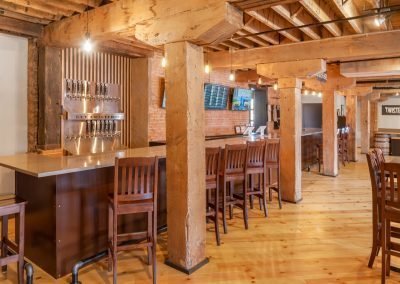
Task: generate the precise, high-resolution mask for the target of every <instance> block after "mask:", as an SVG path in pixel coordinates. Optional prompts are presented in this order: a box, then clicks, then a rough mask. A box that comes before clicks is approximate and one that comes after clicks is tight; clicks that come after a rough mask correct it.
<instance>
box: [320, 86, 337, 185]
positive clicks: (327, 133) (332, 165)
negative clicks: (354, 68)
mask: <svg viewBox="0 0 400 284" xmlns="http://www.w3.org/2000/svg"><path fill="white" fill-rule="evenodd" d="M336 96H337V93H336V91H334V90H331V91H329V92H328V91H326V92H325V93H324V95H323V97H322V114H323V115H322V133H323V135H322V136H323V140H322V141H323V142H322V143H323V147H324V151H323V161H324V175H326V176H333V177H335V176H337V175H338V153H337V149H338V139H337V114H336Z"/></svg>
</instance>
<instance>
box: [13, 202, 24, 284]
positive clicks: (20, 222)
mask: <svg viewBox="0 0 400 284" xmlns="http://www.w3.org/2000/svg"><path fill="white" fill-rule="evenodd" d="M15 221H16V226H17V229H18V230H17V232H16V241H17V244H18V269H17V270H18V283H19V284H23V283H24V248H25V233H24V230H25V206H21V210H20V212H19V214H18V215H17V216H16V219H15Z"/></svg>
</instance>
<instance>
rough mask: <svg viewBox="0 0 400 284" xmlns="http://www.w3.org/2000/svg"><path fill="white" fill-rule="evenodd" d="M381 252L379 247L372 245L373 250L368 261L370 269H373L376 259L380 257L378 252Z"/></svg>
mask: <svg viewBox="0 0 400 284" xmlns="http://www.w3.org/2000/svg"><path fill="white" fill-rule="evenodd" d="M378 251H379V247H378V245H377V244H373V245H372V249H371V255H370V257H369V261H368V267H369V268H372V266H373V265H374V261H375V257H376V256H377V255H378V254H377V252H378Z"/></svg>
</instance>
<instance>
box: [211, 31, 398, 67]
mask: <svg viewBox="0 0 400 284" xmlns="http://www.w3.org/2000/svg"><path fill="white" fill-rule="evenodd" d="M399 46H400V31H399V30H397V31H388V32H380V33H371V34H362V35H358V34H357V35H350V36H343V37H337V38H328V39H322V40H319V41H304V42H299V43H291V44H284V45H279V46H270V47H259V48H254V49H245V50H237V51H234V52H233V56H232V66H233V68H235V69H242V68H250V69H252V68H254V67H255V66H256V65H257V64H260V63H272V62H282V61H295V60H307V59H315V58H322V59H326V60H327V61H328V62H336V61H341V62H343V61H354V60H364V59H371V58H388V57H400V48H399ZM209 58H210V64H211V65H212V66H213V68H230V54H229V53H228V52H215V53H212V54H210V55H209Z"/></svg>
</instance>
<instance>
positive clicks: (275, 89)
mask: <svg viewBox="0 0 400 284" xmlns="http://www.w3.org/2000/svg"><path fill="white" fill-rule="evenodd" d="M274 91H278V83H274Z"/></svg>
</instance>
